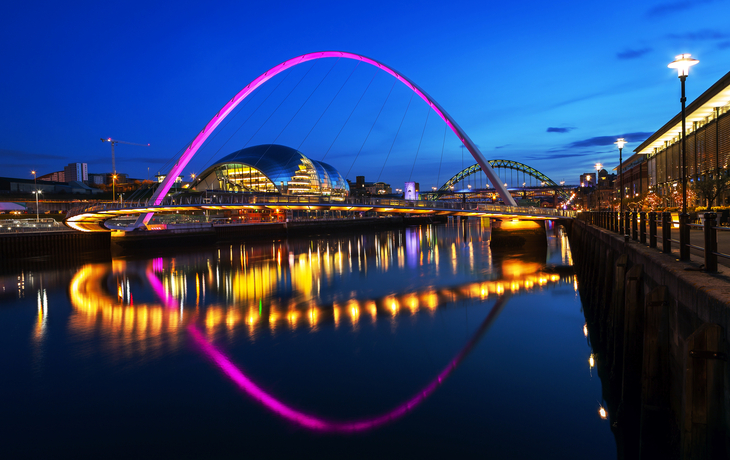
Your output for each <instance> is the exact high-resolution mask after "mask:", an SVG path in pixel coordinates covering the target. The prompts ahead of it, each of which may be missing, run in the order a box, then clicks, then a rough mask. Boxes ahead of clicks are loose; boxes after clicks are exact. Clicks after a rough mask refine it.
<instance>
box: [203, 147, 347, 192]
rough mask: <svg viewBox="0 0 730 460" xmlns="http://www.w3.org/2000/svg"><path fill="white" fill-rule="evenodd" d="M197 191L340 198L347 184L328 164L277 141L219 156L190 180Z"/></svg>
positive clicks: (345, 190)
mask: <svg viewBox="0 0 730 460" xmlns="http://www.w3.org/2000/svg"><path fill="white" fill-rule="evenodd" d="M189 189H190V190H194V191H197V192H203V191H208V192H210V191H213V192H216V191H220V192H232V193H238V192H243V193H257V194H258V193H266V194H278V195H300V196H325V197H330V198H331V199H333V200H336V201H343V200H344V199H345V198H347V196H348V195H349V193H350V187H349V186H348V184H347V181H346V180H345V179H344V178H343V177H342V175H341V174H340V173H339V172H338V171H337V170H336V169H335V168H334V167H333V166H331V165H329V164H327V163H323V162H321V161H317V160H312V159H310V158H307V157H306V156H305V155H304V154H303V153H302V152H300V151H298V150H296V149H293V148H291V147H286V146H284V145H277V144H264V145H255V146H253V147H248V148H245V149H242V150H239V151H237V152H233V153H231V154H230V155H228V156H226V157H224V158H221V159H220V160H218V161H217V162H216V163H215V164H214V165H212V166H210V167H209V168H207V169H206V170H205V171H203V172H202V173H201V174H199V175H198V176H197V177H196V178H195V179H194V180H193V182H192V183H191V184H190V187H189Z"/></svg>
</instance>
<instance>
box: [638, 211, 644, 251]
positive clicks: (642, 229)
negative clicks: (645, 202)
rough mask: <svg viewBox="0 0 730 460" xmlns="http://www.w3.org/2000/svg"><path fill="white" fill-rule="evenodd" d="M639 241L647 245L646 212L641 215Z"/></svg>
mask: <svg viewBox="0 0 730 460" xmlns="http://www.w3.org/2000/svg"><path fill="white" fill-rule="evenodd" d="M639 241H640V242H641V244H646V213H645V212H644V211H642V212H640V213H639Z"/></svg>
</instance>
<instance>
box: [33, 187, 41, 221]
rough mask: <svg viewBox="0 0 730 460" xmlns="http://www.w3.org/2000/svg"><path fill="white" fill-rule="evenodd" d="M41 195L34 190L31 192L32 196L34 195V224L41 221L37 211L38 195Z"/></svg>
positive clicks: (38, 191)
mask: <svg viewBox="0 0 730 460" xmlns="http://www.w3.org/2000/svg"><path fill="white" fill-rule="evenodd" d="M41 193H42V192H41V191H40V190H36V191H35V192H33V194H34V195H35V221H36V222H40V221H41V217H40V212H39V211H38V195H40V194H41Z"/></svg>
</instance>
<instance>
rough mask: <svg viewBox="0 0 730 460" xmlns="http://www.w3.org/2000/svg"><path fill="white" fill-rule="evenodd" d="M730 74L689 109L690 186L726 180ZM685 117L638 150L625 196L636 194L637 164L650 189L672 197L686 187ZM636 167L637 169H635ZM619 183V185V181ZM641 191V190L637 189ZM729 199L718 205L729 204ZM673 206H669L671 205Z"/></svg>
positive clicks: (628, 166)
mask: <svg viewBox="0 0 730 460" xmlns="http://www.w3.org/2000/svg"><path fill="white" fill-rule="evenodd" d="M728 112H730V72H728V73H727V74H725V76H723V77H722V78H721V79H720V80H718V81H717V82H716V83H715V84H714V85H712V86H711V87H710V88H709V89H708V90H707V91H705V92H704V93H702V94H701V95H700V96H699V97H698V98H697V99H695V100H694V101H693V102H692V103H691V104H689V105H688V106H687V109H686V114H687V139H686V140H687V152H686V154H687V155H686V158H687V159H686V161H687V165H686V169H687V171H686V172H687V182H688V186H689V187H691V186H692V184H694V183H695V182H697V181H704V180H708V179H713V178H718V177H726V176H727V173H728V163H729V162H730V115H729V114H728ZM681 122H682V118H681V113H680V114H677V115H676V116H674V118H672V119H671V120H669V121H668V122H667V123H666V124H665V125H664V126H663V127H662V128H661V129H659V130H658V131H657V132H655V133H654V134H652V135H651V136H650V137H649V138H648V139H647V140H646V141H644V142H643V143H642V144H641V145H640V146H639V147H637V148H636V150H634V152H636V153H637V154H638V155H641V156H642V157H641V158H639V159H638V160H637V158H636V157H637V155H634V156H632V157H631V158H628V159H627V160H626V161H625V162H624V169H625V171H624V185H625V186H626V187H632V188H631V189H628V188H627V189H626V190H624V195H628V194H631V193H635V192H634V186H633V184H634V183H635V182H636V181H635V180H633V179H632V177H634V176H636V174H635V172H634V170H635V169H636V166H637V163H638V164H644V167H645V169H646V171H647V173H646V175H647V179H646V180H647V182H648V184H647V188H648V190H649V191H656V192H657V193H658V194H659V195H660V196H664V197H667V198H668V197H669V196H670V195H671V192H672V189H673V188H674V187H676V186H677V184H679V186H680V187H681V183H682V169H681V168H682V152H681V146H682V143H681V140H682V136H681V131H682V130H681V126H682V125H681ZM632 165H633V166H632ZM617 183H618V181H617ZM637 189H638V190H641V187H638V188H637ZM727 200H728V195H726V196H725V197H720V199H719V200H718V201H720V203H725V202H727ZM667 204H669V203H667ZM688 204H690V205H691V204H693V203H688Z"/></svg>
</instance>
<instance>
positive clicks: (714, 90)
mask: <svg viewBox="0 0 730 460" xmlns="http://www.w3.org/2000/svg"><path fill="white" fill-rule="evenodd" d="M728 85H730V72H728V73H726V74H725V75H724V76H723V77H722V78H720V79H719V80H717V81H716V82H715V84H714V85H712V86H710V87H709V88H708V89H707V91H705V92H704V93H702V94H700V95H699V97H697V99H695V100H694V101H692V102H691V103H690V104H689V105H688V106H687V107H686V108H685V113H686V116H687V117H689V116H690V115H691V114H692V113H693V112H695V111H696V110H698V109H699V108H701V107H702V106H703V105H705V104H707V102H709V101H710V99H712V98H713V97H715V96H717V95H718V94H719V93H720V92H721V91H722V90H723V89H725V88H726V87H727V86H728ZM681 121H682V112H679V113H678V114H677V115H675V116H674V117H673V118H672V119H671V120H669V121H668V122H667V123H666V124H665V125H664V126H662V127H661V128H660V129H659V130H658V131H656V132H655V133H654V134H652V135H651V136H649V138H648V139H647V140H645V141H644V142H642V143H641V145H639V146H638V147H637V148H636V149H634V152H636V153H638V152H640V151H642V150H644V149H645V148H646V147H648V146H649V145H651V144H652V143H653V142H654V141H656V140H657V139H658V138H660V137H661V136H662V135H664V134H665V133H666V132H667V131H669V130H670V129H672V128H673V127H674V126H676V125H677V124H678V123H680V122H681Z"/></svg>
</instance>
